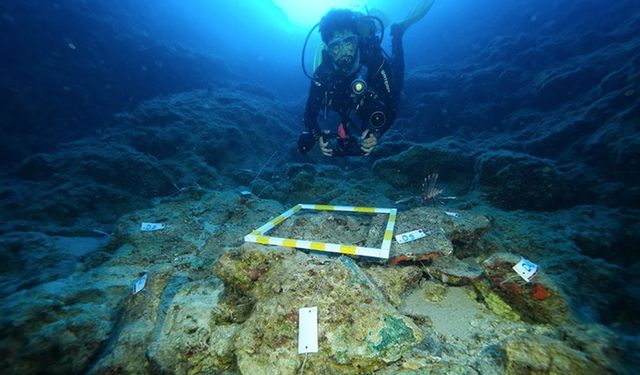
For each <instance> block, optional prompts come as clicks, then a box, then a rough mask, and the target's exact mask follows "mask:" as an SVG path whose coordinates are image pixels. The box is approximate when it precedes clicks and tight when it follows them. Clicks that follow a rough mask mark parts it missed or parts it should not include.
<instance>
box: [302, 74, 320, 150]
mask: <svg viewBox="0 0 640 375" xmlns="http://www.w3.org/2000/svg"><path fill="white" fill-rule="evenodd" d="M323 93H324V89H323V87H322V84H320V83H316V81H313V82H311V87H310V88H309V96H308V97H307V105H306V107H305V110H304V126H305V128H306V129H307V131H309V132H310V133H311V134H313V136H314V138H315V139H316V140H317V139H318V137H319V136H320V125H319V124H318V114H319V113H320V109H321V108H322V96H323Z"/></svg>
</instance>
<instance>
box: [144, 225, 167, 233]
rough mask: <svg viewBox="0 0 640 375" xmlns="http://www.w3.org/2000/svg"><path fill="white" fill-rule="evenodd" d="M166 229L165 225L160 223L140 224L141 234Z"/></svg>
mask: <svg viewBox="0 0 640 375" xmlns="http://www.w3.org/2000/svg"><path fill="white" fill-rule="evenodd" d="M165 227H166V225H165V224H162V223H142V224H141V225H140V231H141V232H153V231H156V230H162V229H164V228H165Z"/></svg>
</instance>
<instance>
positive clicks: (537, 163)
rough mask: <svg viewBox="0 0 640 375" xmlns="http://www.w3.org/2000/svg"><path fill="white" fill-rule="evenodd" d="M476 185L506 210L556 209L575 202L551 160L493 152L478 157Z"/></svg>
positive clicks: (573, 192)
mask: <svg viewBox="0 0 640 375" xmlns="http://www.w3.org/2000/svg"><path fill="white" fill-rule="evenodd" d="M478 181H479V183H480V188H481V189H482V190H483V191H484V192H486V193H487V199H488V200H489V201H490V202H491V203H492V204H494V205H495V206H497V207H500V208H504V209H508V210H517V209H522V210H530V211H542V210H547V211H551V210H558V209H561V208H566V207H571V206H573V205H576V204H578V203H579V202H578V201H577V197H578V196H579V195H578V194H576V191H577V190H578V187H577V186H574V185H573V184H572V183H571V181H569V180H568V179H567V177H566V176H565V175H564V174H563V173H562V172H561V171H559V170H558V169H557V168H556V165H555V163H554V162H553V161H551V160H547V159H541V158H537V157H534V156H531V155H526V154H521V153H516V152H511V151H495V152H487V153H484V154H483V155H482V156H481V157H480V169H479V180H478Z"/></svg>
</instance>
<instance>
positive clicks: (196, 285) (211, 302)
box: [147, 280, 239, 374]
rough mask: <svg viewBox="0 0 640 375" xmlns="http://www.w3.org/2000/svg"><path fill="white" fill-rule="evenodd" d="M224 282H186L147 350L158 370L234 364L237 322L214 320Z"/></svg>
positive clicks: (195, 369) (207, 369)
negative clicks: (159, 331)
mask: <svg viewBox="0 0 640 375" xmlns="http://www.w3.org/2000/svg"><path fill="white" fill-rule="evenodd" d="M222 289H223V288H222V286H221V284H220V283H219V282H218V283H216V282H213V281H211V280H203V281H196V282H192V283H187V284H184V285H182V286H181V287H180V290H179V291H178V293H177V294H176V295H175V296H174V297H173V299H172V301H171V305H170V306H169V308H168V309H167V310H166V312H167V315H166V316H165V317H164V321H163V325H162V330H161V334H160V335H159V336H158V339H157V340H156V341H154V342H153V343H152V344H151V345H150V346H149V350H148V352H147V356H148V358H149V360H150V361H151V362H152V364H153V365H154V366H155V367H156V369H155V370H154V371H159V372H162V373H167V372H170V373H172V374H192V373H207V372H217V371H221V370H225V369H228V368H230V367H232V365H233V364H234V358H233V351H234V347H233V341H234V338H235V336H236V334H237V332H238V328H239V326H238V325H237V324H227V325H217V324H212V321H211V320H212V314H211V311H212V310H214V309H215V308H216V307H217V305H218V298H219V295H220V294H221V293H222Z"/></svg>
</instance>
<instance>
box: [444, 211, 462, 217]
mask: <svg viewBox="0 0 640 375" xmlns="http://www.w3.org/2000/svg"><path fill="white" fill-rule="evenodd" d="M444 213H445V214H447V216H451V217H459V216H460V214H459V213H457V212H453V211H445V212H444Z"/></svg>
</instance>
